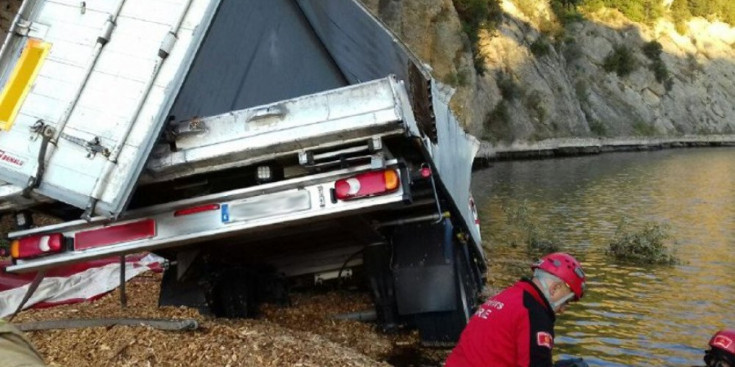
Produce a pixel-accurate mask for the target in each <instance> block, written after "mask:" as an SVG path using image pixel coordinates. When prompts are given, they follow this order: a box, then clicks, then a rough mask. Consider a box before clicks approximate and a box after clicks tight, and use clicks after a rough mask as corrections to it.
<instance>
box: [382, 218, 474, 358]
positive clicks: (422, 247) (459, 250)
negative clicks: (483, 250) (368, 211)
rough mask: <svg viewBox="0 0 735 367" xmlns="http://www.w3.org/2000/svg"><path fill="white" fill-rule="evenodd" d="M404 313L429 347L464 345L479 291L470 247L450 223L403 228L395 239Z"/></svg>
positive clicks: (400, 307)
mask: <svg viewBox="0 0 735 367" xmlns="http://www.w3.org/2000/svg"><path fill="white" fill-rule="evenodd" d="M393 245H394V263H393V270H394V272H393V274H394V283H395V288H396V301H397V307H398V313H399V314H400V315H401V316H402V317H404V318H405V319H406V320H409V321H410V322H411V323H412V324H413V325H414V326H415V327H417V328H418V329H419V333H420V335H421V340H422V343H423V344H425V345H451V344H452V343H454V342H456V341H457V340H458V339H459V334H460V333H461V332H462V330H463V329H464V327H465V325H466V324H467V321H468V320H469V316H470V315H471V312H472V309H473V308H474V306H475V292H476V289H477V288H478V287H477V285H476V284H474V283H476V281H475V277H474V272H472V270H471V268H470V266H469V261H468V260H469V258H468V253H467V251H465V250H464V248H465V247H462V246H459V245H458V244H457V241H456V240H455V239H454V230H453V226H452V223H451V221H450V220H448V219H445V220H443V221H442V222H439V223H420V224H414V225H410V226H402V227H400V228H398V229H396V232H395V233H394V235H393Z"/></svg>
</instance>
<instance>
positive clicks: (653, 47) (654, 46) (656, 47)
mask: <svg viewBox="0 0 735 367" xmlns="http://www.w3.org/2000/svg"><path fill="white" fill-rule="evenodd" d="M661 51H663V46H661V43H660V42H658V41H655V40H654V41H651V42H646V43H645V44H644V45H643V54H644V55H646V57H648V58H649V59H651V60H652V61H656V60H661Z"/></svg>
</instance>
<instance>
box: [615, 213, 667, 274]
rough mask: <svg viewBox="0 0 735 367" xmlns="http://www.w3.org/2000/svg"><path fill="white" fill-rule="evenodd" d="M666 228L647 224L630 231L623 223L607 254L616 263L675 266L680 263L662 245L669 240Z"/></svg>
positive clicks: (651, 223) (650, 223)
mask: <svg viewBox="0 0 735 367" xmlns="http://www.w3.org/2000/svg"><path fill="white" fill-rule="evenodd" d="M669 238H670V235H669V233H668V227H667V226H665V225H661V224H658V223H653V222H649V223H646V224H644V226H643V228H642V229H640V230H637V231H632V230H630V229H629V228H628V224H627V223H626V222H623V223H622V224H621V225H619V226H618V229H617V231H616V233H615V237H614V238H613V240H612V242H610V244H609V245H608V249H607V253H608V255H610V256H612V257H613V258H615V259H616V260H618V261H624V262H631V263H636V264H652V265H653V264H655V265H675V264H679V263H681V262H680V261H679V259H678V258H677V257H676V255H675V254H674V253H673V251H672V250H670V249H669V248H668V247H666V245H665V244H664V241H665V240H667V239H669Z"/></svg>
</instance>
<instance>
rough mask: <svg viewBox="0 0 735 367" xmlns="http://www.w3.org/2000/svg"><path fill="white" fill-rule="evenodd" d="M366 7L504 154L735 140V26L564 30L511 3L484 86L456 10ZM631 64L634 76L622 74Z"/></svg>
mask: <svg viewBox="0 0 735 367" xmlns="http://www.w3.org/2000/svg"><path fill="white" fill-rule="evenodd" d="M364 2H365V4H366V6H367V7H368V8H370V9H371V11H373V12H374V13H375V14H376V15H378V16H379V17H380V18H381V19H382V20H383V21H384V22H385V23H386V24H387V25H388V26H389V27H390V28H392V29H393V30H394V31H395V32H396V33H397V34H398V35H399V37H400V38H401V39H403V40H404V41H405V42H406V43H407V44H408V45H409V46H410V47H411V48H412V49H413V50H414V51H415V52H416V53H417V54H418V56H419V57H420V58H422V59H423V60H425V61H426V62H427V63H429V64H431V65H432V67H433V68H434V72H435V75H436V76H438V77H439V78H440V79H441V80H443V81H444V82H447V83H449V84H452V85H454V86H455V87H456V88H457V90H458V92H457V94H456V97H455V98H456V100H455V101H454V107H456V109H457V111H458V113H459V114H460V115H461V116H462V118H463V121H464V122H465V123H466V126H467V129H468V131H470V132H471V133H473V134H474V135H476V136H478V137H481V138H483V139H485V140H488V141H490V142H493V143H495V144H500V145H502V144H504V143H509V142H531V143H532V142H539V141H542V140H546V139H550V138H570V137H583V138H598V137H600V138H619V137H643V138H651V137H668V138H672V137H673V138H675V137H678V136H686V135H710V134H732V133H733V132H735V105H734V104H733V103H732V102H733V101H734V100H735V98H733V97H735V29H734V28H732V27H731V26H729V25H727V24H724V23H719V22H710V21H707V20H704V19H700V18H695V19H692V20H690V21H689V22H687V23H686V27H685V32H684V34H679V33H678V32H677V31H676V30H675V27H674V25H673V24H672V23H671V22H669V21H667V20H663V19H662V20H660V21H658V22H657V23H656V24H654V25H652V26H645V25H641V24H636V23H632V22H630V21H628V20H627V19H625V17H623V16H622V15H621V14H620V13H618V12H617V11H615V10H610V9H602V10H599V11H597V12H595V13H591V14H586V18H587V19H586V20H583V21H579V22H573V23H568V24H567V26H566V27H562V26H561V25H560V22H558V21H557V20H556V19H555V17H554V15H553V12H552V11H551V9H550V8H549V6H548V2H547V1H545V0H515V1H510V0H504V1H503V2H502V4H501V5H502V9H503V21H502V22H501V24H500V25H499V27H498V28H497V30H496V31H494V32H492V33H488V32H482V33H481V34H480V41H479V45H480V51H481V52H482V55H483V56H484V63H485V69H486V71H485V73H484V75H478V73H477V72H476V71H475V68H474V67H473V66H472V56H471V53H470V51H469V50H470V45H469V40H468V39H467V37H466V36H464V35H463V32H462V28H461V24H460V21H459V18H458V16H457V13H456V11H455V9H454V6H453V3H452V0H422V1H418V0H364ZM680 31H681V29H680ZM653 41H656V42H653ZM655 44H658V45H660V51H661V52H660V54H658V57H657V53H656V52H655V48H656V47H655V46H651V45H655ZM651 48H653V49H654V51H653V52H651V51H650V50H651ZM647 50H648V51H647ZM620 54H623V57H624V60H623V61H624V63H626V65H625V66H628V67H630V70H628V69H623V70H622V72H621V70H620V69H616V68H615V67H616V66H617V65H616V64H615V60H618V63H620V62H621V61H620V60H619V59H616V58H615V56H619V55H620ZM606 64H607V65H606ZM607 70H611V71H607ZM616 70H617V72H616ZM621 75H622V76H621Z"/></svg>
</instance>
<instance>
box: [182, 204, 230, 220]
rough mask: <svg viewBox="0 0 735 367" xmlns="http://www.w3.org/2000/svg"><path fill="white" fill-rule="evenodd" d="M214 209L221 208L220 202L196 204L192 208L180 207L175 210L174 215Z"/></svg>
mask: <svg viewBox="0 0 735 367" xmlns="http://www.w3.org/2000/svg"><path fill="white" fill-rule="evenodd" d="M212 210H219V204H207V205H200V206H195V207H192V208H185V209H180V210H177V211H175V212H174V217H182V216H185V215H190V214H196V213H202V212H208V211H212Z"/></svg>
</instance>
